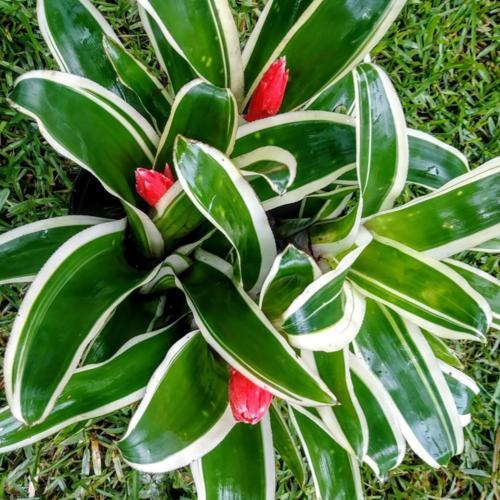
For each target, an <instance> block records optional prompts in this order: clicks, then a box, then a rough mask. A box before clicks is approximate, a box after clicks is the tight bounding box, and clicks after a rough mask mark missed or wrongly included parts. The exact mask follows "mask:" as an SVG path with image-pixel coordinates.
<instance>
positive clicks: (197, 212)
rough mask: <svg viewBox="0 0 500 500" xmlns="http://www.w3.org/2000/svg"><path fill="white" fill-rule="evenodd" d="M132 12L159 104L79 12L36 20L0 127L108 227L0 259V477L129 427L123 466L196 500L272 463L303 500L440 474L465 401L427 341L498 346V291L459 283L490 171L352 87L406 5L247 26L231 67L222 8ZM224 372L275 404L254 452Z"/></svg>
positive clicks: (253, 491)
mask: <svg viewBox="0 0 500 500" xmlns="http://www.w3.org/2000/svg"><path fill="white" fill-rule="evenodd" d="M138 4H139V12H140V17H141V21H142V24H143V27H144V29H145V32H146V33H147V35H148V37H149V39H150V41H151V44H152V45H153V48H154V50H155V52H156V55H157V58H158V62H159V64H160V66H161V68H162V70H163V71H164V73H165V75H161V76H160V78H157V77H156V76H155V75H154V74H153V73H154V72H152V71H151V69H150V68H147V67H146V66H145V65H143V64H142V63H141V62H139V61H138V60H137V59H136V58H134V57H132V56H131V55H130V54H129V53H128V51H127V50H126V48H125V47H124V45H123V44H122V42H121V41H120V38H119V37H118V36H117V34H116V33H114V32H113V29H112V28H111V26H110V25H109V24H108V23H107V21H106V20H105V18H104V17H103V15H102V14H101V13H100V11H99V10H98V9H97V8H96V7H95V6H94V5H93V4H92V3H91V2H90V1H89V0H66V1H65V2H60V1H58V0H38V23H39V29H40V30H41V32H42V35H43V37H44V39H45V42H46V43H47V45H48V47H49V49H50V51H51V53H52V54H53V56H54V58H55V60H56V62H57V64H58V65H59V68H60V71H40V70H38V71H32V72H29V73H27V74H25V75H23V76H21V77H20V78H19V79H18V80H17V82H16V84H15V87H14V89H13V92H12V95H11V97H10V98H11V102H12V105H13V106H14V107H15V108H16V109H17V110H19V111H20V112H22V113H24V114H26V115H28V116H29V117H31V118H32V119H34V120H35V121H36V122H37V124H38V127H39V130H40V133H41V134H42V135H43V137H44V138H45V139H46V140H47V142H48V143H49V144H50V146H52V147H53V148H54V149H55V150H56V151H57V152H58V153H59V154H60V155H61V156H63V157H65V158H68V159H69V160H71V161H73V162H74V163H76V164H77V165H79V166H81V167H82V168H84V169H86V170H88V171H89V172H90V173H91V174H92V175H93V176H95V177H96V178H97V179H98V180H99V181H100V182H101V184H102V185H103V187H104V188H105V189H106V190H107V191H108V192H109V193H111V194H112V195H113V196H115V197H116V198H117V199H118V200H119V202H120V203H121V204H122V205H123V208H124V212H125V216H126V217H125V218H124V219H123V220H108V219H104V218H103V219H101V218H96V217H88V216H82V215H68V216H65V217H60V218H56V219H49V220H46V221H39V222H35V223H33V224H29V225H27V226H24V227H19V228H16V229H13V230H12V231H10V232H6V233H4V234H2V235H0V284H1V285H5V284H10V283H31V285H30V287H29V289H28V291H27V293H26V296H25V298H24V301H23V303H22V305H21V307H20V309H19V311H18V315H17V318H16V320H15V323H14V325H13V328H12V333H11V336H10V339H9V343H8V347H7V351H6V355H5V362H4V371H5V389H6V395H7V400H8V407H6V408H4V409H3V410H2V411H1V412H0V422H1V425H0V451H1V452H7V451H10V450H13V449H16V448H19V447H23V446H26V445H28V444H31V443H33V442H36V441H37V440H40V439H43V438H45V437H47V436H50V435H51V434H53V433H56V432H58V431H59V430H60V429H62V428H64V427H66V426H69V425H71V424H74V423H75V422H79V421H84V420H86V419H89V418H93V417H100V416H103V415H105V414H108V413H110V412H113V411H116V410H118V409H120V408H122V407H124V406H127V405H130V404H131V403H134V402H138V401H139V402H140V403H139V406H138V407H137V409H136V410H135V413H134V414H133V417H132V419H131V421H130V425H129V428H128V430H127V432H126V434H125V435H124V436H123V438H122V440H121V441H120V443H119V445H118V446H119V449H120V451H121V453H122V456H123V458H124V460H125V461H126V462H127V463H129V464H131V465H132V466H133V467H135V468H137V469H138V470H141V471H146V472H166V471H171V470H174V469H177V468H179V467H183V466H188V465H190V466H191V470H192V473H193V478H194V481H195V484H196V489H197V493H198V496H199V498H201V499H204V498H208V499H217V498H245V499H264V498H265V499H270V498H273V497H274V494H275V473H274V455H273V445H274V448H276V450H277V451H278V452H279V454H280V456H281V457H282V458H283V460H284V461H285V462H286V464H287V465H288V467H289V468H290V470H291V471H292V472H293V474H294V475H295V477H296V479H297V481H298V482H299V483H300V484H303V483H304V482H305V480H306V478H307V470H306V469H305V468H304V461H303V457H305V462H307V464H308V470H309V471H310V474H311V476H312V481H313V484H314V488H315V491H316V495H317V497H318V498H324V499H329V498H361V497H362V496H363V492H362V485H361V480H360V466H362V465H363V464H367V465H368V466H369V467H371V468H372V469H373V471H374V472H375V474H376V475H377V476H378V477H380V478H385V477H387V475H388V474H389V472H390V471H391V470H393V469H394V468H396V467H397V466H398V465H399V464H401V462H402V460H403V458H404V454H405V450H406V447H407V446H408V447H409V448H410V449H411V450H413V451H414V452H415V453H416V454H417V455H418V456H419V457H420V458H421V459H422V460H423V461H425V462H426V463H428V464H429V465H430V466H432V467H442V466H445V465H446V464H447V463H448V462H449V460H450V459H451V458H452V457H453V456H454V455H456V454H459V453H460V452H461V451H462V450H463V447H464V434H463V426H465V425H467V423H468V422H469V421H470V413H471V402H472V400H473V397H474V395H475V394H476V393H477V391H478V388H477V386H476V384H475V383H474V382H473V381H472V380H471V379H470V378H469V377H468V376H467V375H465V374H464V373H463V372H462V371H461V368H462V367H461V366H460V362H459V361H458V359H457V357H456V356H455V355H454V353H453V351H452V350H451V348H450V346H449V345H448V344H447V343H446V342H447V339H460V340H470V341H482V340H484V339H485V336H486V335H487V333H488V330H489V328H490V327H492V326H493V327H497V328H498V325H500V288H499V281H498V280H496V279H495V278H494V277H492V276H490V275H488V274H486V273H484V272H482V271H480V270H478V269H475V268H473V267H471V266H469V265H467V264H464V263H463V262H461V261H460V260H459V259H458V258H457V257H456V255H457V254H459V253H460V252H462V251H464V250H468V249H476V251H477V250H480V251H485V252H495V251H498V250H499V248H500V245H499V244H498V242H499V240H500V205H499V199H500V159H498V158H496V159H493V160H491V161H489V162H488V163H486V164H484V165H482V166H480V167H478V168H475V169H473V170H470V168H469V165H468V163H467V160H466V159H465V158H464V156H463V155H462V154H461V153H460V152H459V151H457V150H456V149H455V148H453V147H452V146H449V145H447V144H445V143H443V142H441V141H440V140H438V139H436V138H434V137H432V136H430V135H428V134H426V133H423V132H420V131H417V130H411V129H409V128H408V127H407V126H406V123H405V118H404V115H403V111H402V107H401V104H400V102H399V99H398V96H397V94H396V91H395V89H394V87H393V86H392V84H391V82H390V79H389V77H388V76H387V75H386V73H385V72H384V71H383V69H382V68H380V67H379V66H377V65H376V64H373V63H371V62H367V61H369V57H368V56H369V52H370V50H371V49H372V48H373V47H374V45H375V44H376V43H377V42H378V41H379V40H380V39H381V37H382V36H383V35H384V33H385V32H386V30H387V29H388V27H389V26H390V24H391V23H392V21H393V20H394V19H395V18H396V16H397V15H398V13H399V11H400V10H401V8H402V6H403V4H404V1H403V0H367V1H365V2H363V5H362V7H359V3H356V2H354V3H353V2H349V1H347V0H335V1H333V0H307V1H300V0H268V2H267V4H266V6H265V8H264V10H263V12H262V15H261V17H260V19H259V20H258V22H257V25H256V26H255V29H254V31H253V32H252V34H251V36H250V38H249V40H248V42H247V43H246V46H245V47H244V49H243V50H242V51H241V50H240V45H239V42H238V33H237V29H236V26H235V23H234V20H233V17H232V13H231V10H230V8H229V4H228V2H227V0H184V1H178V0H138ZM346 40H349V43H346ZM332 53H334V54H335V57H334V58H332V57H331V54H332ZM283 58H285V59H283ZM278 60H279V61H280V62H279V64H277V65H276V64H275V63H276V61H278ZM318 60H321V61H323V62H322V64H321V65H318V64H317V61H318ZM285 61H286V68H287V72H286V73H284V72H283V71H284V69H283V68H284V67H285ZM280 68H281V70H280ZM279 71H281V74H279ZM165 77H166V78H165ZM278 77H279V79H277V78H278ZM165 82H168V83H167V84H165ZM285 88H286V90H285ZM266 92H267V94H266ZM249 102H250V103H252V106H253V107H252V110H253V111H255V109H257V110H258V109H259V106H260V108H261V109H260V111H261V115H260V118H261V119H257V120H255V121H252V122H247V121H246V120H245V116H246V114H245V113H246V110H247V106H248V104H249ZM280 106H281V111H282V113H281V114H277V111H278V109H279V108H280ZM337 111H342V113H338V112H337ZM166 164H168V167H167V168H166V169H165V165H166ZM139 167H142V168H143V169H144V168H145V169H152V170H150V171H148V170H146V171H145V172H146V173H145V174H144V170H143V175H145V176H146V177H145V179H146V181H144V180H142V181H141V182H143V184H141V185H139V181H137V183H138V185H137V186H136V181H135V179H134V172H135V170H136V169H137V168H139ZM164 169H165V170H164ZM163 171H164V174H162V172H163ZM155 179H161V180H162V182H163V184H162V185H164V186H166V187H165V189H164V190H163V191H161V192H158V191H155V192H154V197H153V198H154V200H155V201H154V203H153V205H154V206H152V207H151V206H149V207H148V205H147V204H146V203H144V200H143V199H142V198H141V196H140V194H141V193H142V192H143V190H144V189H150V188H151V186H148V185H147V182H152V183H153V184H154V182H155ZM145 182H146V184H144V183H145ZM412 185H416V186H419V189H425V190H427V193H428V194H426V195H425V196H421V197H417V198H415V199H414V200H413V201H411V202H409V203H406V204H401V203H399V199H400V194H401V193H402V191H403V190H404V189H405V188H406V187H407V186H410V189H411V186H412ZM148 199H152V198H148ZM454 256H455V257H454ZM230 369H231V372H230ZM235 370H236V371H237V372H238V373H239V374H241V375H242V376H243V377H244V379H246V380H247V385H248V387H250V388H253V389H251V390H252V391H254V392H252V394H254V393H255V394H262V393H265V394H268V393H270V394H271V395H272V397H274V402H273V404H272V406H271V409H270V412H269V414H265V413H266V411H265V410H266V409H267V406H266V407H265V408H264V411H262V414H261V415H260V417H259V418H260V422H259V423H258V424H257V425H255V426H250V425H248V424H245V423H241V422H238V421H237V418H238V416H237V415H236V413H235V410H234V407H233V400H232V399H231V396H230V397H229V400H228V379H229V377H230V376H232V374H233V372H234V371H235ZM230 373H231V375H230ZM229 385H230V388H229V394H230V395H231V390H232V389H231V387H232V386H231V382H230V383H229ZM259 391H260V392H259ZM268 401H270V397H269V398H268ZM247 403H248V404H249V405H250V404H251V403H252V400H251V398H250V396H249V399H248V400H247ZM244 410H245V411H248V412H251V409H250V406H249V407H248V408H245V409H244ZM259 411H261V410H259ZM261 417H262V418H261ZM221 492H224V494H222V493H221ZM224 495H225V496H224Z"/></svg>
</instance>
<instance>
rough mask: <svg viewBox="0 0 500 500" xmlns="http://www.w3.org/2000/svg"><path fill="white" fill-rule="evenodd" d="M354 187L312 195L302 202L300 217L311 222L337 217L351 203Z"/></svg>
mask: <svg viewBox="0 0 500 500" xmlns="http://www.w3.org/2000/svg"><path fill="white" fill-rule="evenodd" d="M355 191H356V188H355V187H351V186H346V187H338V188H335V189H334V190H333V191H323V192H321V191H320V192H318V193H313V194H311V195H309V196H307V197H306V198H304V199H303V200H302V203H301V206H300V213H299V216H300V217H311V218H313V221H318V220H330V219H336V218H337V217H339V216H340V215H341V214H342V212H344V210H345V209H346V208H347V205H348V203H349V201H351V199H352V197H353V195H354V193H355Z"/></svg>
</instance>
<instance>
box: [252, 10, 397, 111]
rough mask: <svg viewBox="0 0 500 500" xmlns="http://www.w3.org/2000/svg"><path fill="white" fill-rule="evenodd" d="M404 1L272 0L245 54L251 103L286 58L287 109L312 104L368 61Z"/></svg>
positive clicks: (284, 105) (263, 13) (285, 101)
mask: <svg viewBox="0 0 500 500" xmlns="http://www.w3.org/2000/svg"><path fill="white" fill-rule="evenodd" d="M403 5H404V1H402V0H392V1H391V0H373V1H371V2H370V3H369V4H362V5H360V4H358V3H354V4H352V3H351V2H349V1H347V0H342V1H335V2H332V1H330V0H308V1H306V2H303V1H299V0H293V1H292V2H290V1H289V0H270V1H269V2H268V3H267V5H266V7H265V9H264V10H263V12H262V14H261V17H260V19H259V21H258V23H257V25H256V27H255V29H254V31H253V33H252V35H251V36H250V39H249V40H248V42H247V44H246V47H245V50H244V52H243V63H244V65H245V83H246V89H247V96H246V98H245V102H247V101H248V99H249V98H250V96H251V95H252V93H253V91H254V90H255V88H256V86H257V84H258V83H259V81H260V80H261V78H262V75H263V74H264V72H265V71H266V70H267V69H268V67H269V66H270V65H271V64H272V63H273V62H274V61H275V60H276V59H278V58H279V57H286V59H287V68H289V71H290V82H289V84H288V86H287V91H286V94H285V99H284V101H283V106H282V109H283V110H284V111H285V110H286V111H289V110H291V109H295V108H297V107H299V106H301V105H302V104H304V103H306V102H307V101H308V100H309V99H310V98H312V97H313V96H315V95H316V94H317V93H318V92H320V91H322V90H323V89H324V88H325V87H327V86H328V85H329V84H330V83H333V82H335V81H337V80H339V79H340V78H342V77H343V76H344V75H346V74H347V73H349V72H350V71H351V70H352V68H353V67H354V66H356V64H358V63H359V62H360V61H362V60H363V58H364V57H365V56H366V54H368V53H369V52H370V50H371V49H372V48H373V47H374V46H375V45H376V44H377V43H378V41H379V40H380V39H381V38H382V36H383V35H384V33H385V31H386V30H387V29H388V28H389V26H390V25H391V24H392V22H393V21H394V19H395V18H396V16H397V15H398V14H399V11H400V10H401V8H402V7H403ZM346 40H349V43H346ZM332 54H335V57H332Z"/></svg>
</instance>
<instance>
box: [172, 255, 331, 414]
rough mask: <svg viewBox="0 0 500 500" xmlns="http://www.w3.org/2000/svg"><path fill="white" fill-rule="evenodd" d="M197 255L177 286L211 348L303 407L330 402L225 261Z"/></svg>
mask: <svg viewBox="0 0 500 500" xmlns="http://www.w3.org/2000/svg"><path fill="white" fill-rule="evenodd" d="M197 258H198V259H202V260H203V262H202V261H201V260H197V261H196V262H195V263H194V265H193V266H192V267H190V268H189V269H188V270H187V271H186V272H185V273H184V274H183V275H182V278H181V280H180V282H179V286H180V287H181V288H182V289H183V290H184V292H185V294H186V298H187V301H188V304H189V306H190V308H191V311H192V313H193V316H194V319H195V321H196V324H197V325H198V328H200V330H201V332H202V334H203V336H204V337H205V339H206V341H207V342H208V343H209V344H210V346H211V347H212V348H213V349H215V351H217V352H218V353H219V355H220V356H222V357H223V358H224V359H225V360H226V361H227V363H229V364H230V365H231V366H232V367H234V368H235V369H236V370H238V371H239V372H240V373H242V374H243V375H245V377H247V378H249V379H250V380H252V381H253V382H254V383H255V384H257V385H259V386H261V387H263V388H265V389H267V390H268V391H270V392H272V393H273V394H275V395H276V396H278V397H280V398H282V399H286V400H288V401H292V402H297V403H299V404H302V405H313V406H314V405H325V404H326V405H328V404H332V403H333V402H334V399H333V397H332V395H331V394H330V393H329V391H328V389H327V388H326V386H325V385H324V384H323V383H322V382H321V381H320V380H319V379H318V378H317V377H315V376H314V375H313V374H312V373H311V372H310V371H309V370H308V369H307V367H306V366H305V364H304V363H303V362H302V361H301V360H300V359H299V358H298V357H297V356H296V354H295V353H294V351H293V350H292V349H291V348H290V346H289V345H288V344H287V343H286V341H285V339H284V338H283V337H282V336H281V335H280V334H279V333H278V332H277V331H276V330H275V328H274V327H273V326H272V324H271V323H270V322H269V320H268V319H267V318H266V317H265V316H264V314H263V313H262V312H261V311H260V309H259V308H258V307H257V304H255V303H254V302H253V301H252V299H251V298H250V297H249V296H248V295H247V294H246V293H245V292H244V290H243V289H242V288H241V287H239V286H238V285H237V284H236V283H235V282H234V281H233V280H232V279H231V278H230V277H229V276H227V275H226V274H225V272H226V273H227V272H230V271H231V269H230V266H229V264H227V263H226V262H224V261H222V262H221V261H220V259H218V258H217V257H214V256H211V255H210V254H207V253H206V252H204V253H203V252H198V254H197ZM214 266H215V267H214ZM228 267H229V269H228ZM207 283H210V286H209V287H208V286H207ZM222 312H223V313H222ZM248 339H252V341H251V342H249V341H248Z"/></svg>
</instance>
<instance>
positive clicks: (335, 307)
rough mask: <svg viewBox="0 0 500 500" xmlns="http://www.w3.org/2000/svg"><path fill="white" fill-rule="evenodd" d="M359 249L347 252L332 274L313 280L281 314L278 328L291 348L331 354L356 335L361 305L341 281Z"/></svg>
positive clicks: (355, 294)
mask: <svg viewBox="0 0 500 500" xmlns="http://www.w3.org/2000/svg"><path fill="white" fill-rule="evenodd" d="M362 250H363V248H362V247H361V248H357V249H355V250H353V251H351V252H349V253H348V254H347V255H346V256H345V257H344V258H343V259H342V260H341V261H340V262H339V264H338V266H337V267H336V268H335V269H334V270H333V271H329V272H328V273H326V274H323V276H321V277H320V278H319V279H317V280H315V281H313V282H312V283H311V284H310V285H309V286H308V287H307V288H306V289H305V290H304V291H303V292H302V293H301V294H300V295H299V296H298V297H297V298H296V299H295V300H294V301H293V302H292V303H291V304H290V306H289V307H288V308H287V309H286V311H285V312H284V313H283V316H282V322H281V329H282V330H283V331H284V332H286V334H287V335H288V340H289V342H290V344H291V345H293V346H294V347H296V348H298V349H307V350H312V351H327V352H331V351H338V350H340V349H342V348H343V347H344V346H346V345H347V344H349V343H350V342H351V341H352V340H353V338H354V337H355V336H356V334H357V333H358V330H359V327H360V326H361V322H362V321H363V315H364V309H365V304H364V300H363V297H361V296H360V295H359V294H358V293H357V292H356V291H355V290H354V289H353V288H352V286H351V285H350V284H349V283H346V282H345V279H346V277H347V273H348V272H349V268H350V267H351V265H352V264H353V262H354V261H355V260H356V259H357V258H358V256H359V255H360V253H361V252H362Z"/></svg>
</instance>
